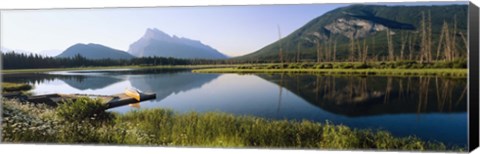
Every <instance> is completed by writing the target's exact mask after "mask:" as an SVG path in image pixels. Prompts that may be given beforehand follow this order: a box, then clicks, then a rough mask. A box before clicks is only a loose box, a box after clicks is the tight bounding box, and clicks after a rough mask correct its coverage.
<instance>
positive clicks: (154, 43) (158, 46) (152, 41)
mask: <svg viewBox="0 0 480 154" xmlns="http://www.w3.org/2000/svg"><path fill="white" fill-rule="evenodd" d="M128 52H129V53H130V54H132V55H134V56H137V57H148V56H158V57H173V58H185V59H224V58H227V56H225V55H223V54H222V53H220V52H218V51H217V50H216V49H213V48H212V47H210V46H208V45H205V44H203V43H202V42H200V41H197V40H191V39H188V38H183V37H181V38H180V37H177V36H175V35H173V36H170V35H168V34H166V33H164V32H162V31H160V30H158V29H156V28H154V29H150V28H149V29H147V31H146V32H145V35H143V37H141V38H140V39H139V40H138V41H136V42H134V43H133V44H131V45H130V48H129V49H128Z"/></svg>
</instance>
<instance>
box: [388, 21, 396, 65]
mask: <svg viewBox="0 0 480 154" xmlns="http://www.w3.org/2000/svg"><path fill="white" fill-rule="evenodd" d="M387 47H388V60H389V61H394V60H395V57H394V56H395V55H394V50H393V41H392V35H391V34H390V29H388V28H387Z"/></svg>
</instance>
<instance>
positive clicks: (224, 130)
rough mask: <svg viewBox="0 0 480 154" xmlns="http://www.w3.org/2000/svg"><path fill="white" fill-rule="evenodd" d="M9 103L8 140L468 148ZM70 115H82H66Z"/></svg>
mask: <svg viewBox="0 0 480 154" xmlns="http://www.w3.org/2000/svg"><path fill="white" fill-rule="evenodd" d="M82 101H83V103H82V105H85V106H97V107H98V103H95V102H96V101H94V100H92V101H88V99H86V100H82ZM3 102H4V103H3V109H4V112H3V119H2V120H3V122H2V128H3V129H2V136H3V138H2V141H3V142H10V143H24V142H36V143H38V142H42V143H45V142H48V143H67V144H72V143H95V144H122V145H160V146H202V147H204V146H206V147H255V148H313V149H377V150H421V151H424V150H428V151H445V150H447V151H451V150H453V151H462V150H463V148H447V147H446V146H445V145H444V144H442V143H439V142H426V141H422V140H420V139H419V138H417V137H414V136H409V137H395V136H393V135H392V134H390V133H389V132H387V131H383V130H365V129H352V128H349V127H347V126H344V125H334V124H332V123H329V122H325V123H317V122H311V121H308V120H304V121H287V120H268V119H264V118H259V117H253V116H234V115H231V114H226V113H219V112H210V113H196V112H190V113H186V114H179V113H175V112H173V111H171V110H167V109H146V110H141V111H132V112H128V113H126V114H125V115H118V114H112V116H105V117H99V116H94V115H93V114H99V113H98V112H97V110H83V111H78V110H70V109H68V107H61V106H60V109H59V108H50V107H47V106H42V105H29V104H21V103H19V102H17V101H15V100H5V99H4V100H3ZM76 103H79V102H78V101H77V102H76ZM80 103H81V102H80ZM75 108H89V107H81V106H77V107H75ZM62 110H63V111H62ZM59 112H63V113H61V114H60V113H59ZM86 113H90V114H86ZM68 114H71V115H73V116H75V115H77V114H79V115H82V116H81V117H80V118H78V119H66V118H65V116H68ZM84 115H90V116H84Z"/></svg>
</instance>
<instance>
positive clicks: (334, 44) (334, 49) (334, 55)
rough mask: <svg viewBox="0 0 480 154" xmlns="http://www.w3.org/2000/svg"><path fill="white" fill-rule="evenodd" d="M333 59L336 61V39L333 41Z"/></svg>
mask: <svg viewBox="0 0 480 154" xmlns="http://www.w3.org/2000/svg"><path fill="white" fill-rule="evenodd" d="M333 61H334V62H335V61H337V40H335V42H334V43H333Z"/></svg>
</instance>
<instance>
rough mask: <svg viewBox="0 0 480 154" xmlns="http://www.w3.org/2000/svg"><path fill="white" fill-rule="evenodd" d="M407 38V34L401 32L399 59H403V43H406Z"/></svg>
mask: <svg viewBox="0 0 480 154" xmlns="http://www.w3.org/2000/svg"><path fill="white" fill-rule="evenodd" d="M407 39H408V34H407V36H405V34H404V33H402V36H401V44H400V60H403V58H404V57H403V51H404V50H405V45H406V44H407Z"/></svg>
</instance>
